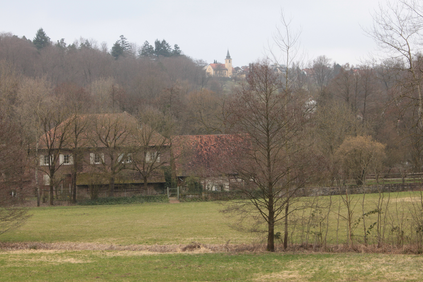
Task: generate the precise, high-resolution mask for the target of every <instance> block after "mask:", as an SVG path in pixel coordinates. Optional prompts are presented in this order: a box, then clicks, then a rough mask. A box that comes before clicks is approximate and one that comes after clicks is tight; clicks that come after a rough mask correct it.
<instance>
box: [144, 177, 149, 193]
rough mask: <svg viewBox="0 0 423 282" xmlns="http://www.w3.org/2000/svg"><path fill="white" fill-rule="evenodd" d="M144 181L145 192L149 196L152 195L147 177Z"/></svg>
mask: <svg viewBox="0 0 423 282" xmlns="http://www.w3.org/2000/svg"><path fill="white" fill-rule="evenodd" d="M143 180H144V191H145V192H146V193H147V194H150V193H148V180H147V176H143Z"/></svg>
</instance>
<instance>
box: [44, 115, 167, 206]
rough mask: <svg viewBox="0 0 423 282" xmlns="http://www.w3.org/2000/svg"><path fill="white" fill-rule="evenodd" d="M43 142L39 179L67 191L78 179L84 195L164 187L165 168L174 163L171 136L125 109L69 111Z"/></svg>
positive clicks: (80, 193) (153, 190) (152, 190)
mask: <svg viewBox="0 0 423 282" xmlns="http://www.w3.org/2000/svg"><path fill="white" fill-rule="evenodd" d="M76 132H78V133H79V134H76ZM58 139H60V140H58ZM39 143H40V145H39V153H38V158H39V170H38V172H39V175H38V179H40V180H41V184H42V185H44V190H48V187H50V183H51V181H54V186H55V193H56V195H57V194H62V193H65V194H67V193H68V192H69V191H70V189H71V184H72V182H73V181H76V185H77V187H78V196H79V198H81V197H82V198H83V197H88V196H91V197H93V196H94V197H97V196H105V195H115V196H130V195H132V194H135V193H144V194H147V193H148V194H154V193H157V192H161V191H162V190H164V189H165V187H164V184H165V179H164V173H163V170H162V169H160V168H161V167H162V166H167V165H169V159H170V155H169V152H170V149H169V142H168V141H167V140H166V138H165V137H163V136H162V135H160V134H159V133H157V132H155V131H154V130H153V129H151V128H149V127H148V126H146V125H143V124H140V123H139V121H138V120H137V119H136V118H135V117H133V116H131V115H129V114H127V113H126V112H124V113H117V114H87V115H79V116H73V117H70V118H68V119H67V120H65V121H64V122H62V123H61V124H60V125H58V126H57V127H55V128H52V129H51V130H50V131H49V132H47V133H46V134H45V135H43V136H42V137H41V139H40V142H39ZM140 167H141V168H142V169H140ZM137 168H138V169H137ZM75 174H76V175H77V177H72V176H73V175H75ZM52 175H53V178H54V179H51V176H52ZM145 184H147V189H144V188H145V186H146V185H145ZM93 193H94V195H93Z"/></svg>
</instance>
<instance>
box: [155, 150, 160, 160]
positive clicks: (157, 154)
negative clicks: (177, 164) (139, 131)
mask: <svg viewBox="0 0 423 282" xmlns="http://www.w3.org/2000/svg"><path fill="white" fill-rule="evenodd" d="M156 156H157V157H156V162H158V163H159V162H160V154H159V153H158V152H156Z"/></svg>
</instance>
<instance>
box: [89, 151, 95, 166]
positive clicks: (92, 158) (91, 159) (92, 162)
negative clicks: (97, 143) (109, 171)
mask: <svg viewBox="0 0 423 282" xmlns="http://www.w3.org/2000/svg"><path fill="white" fill-rule="evenodd" d="M94 160H95V154H94V153H90V164H94Z"/></svg>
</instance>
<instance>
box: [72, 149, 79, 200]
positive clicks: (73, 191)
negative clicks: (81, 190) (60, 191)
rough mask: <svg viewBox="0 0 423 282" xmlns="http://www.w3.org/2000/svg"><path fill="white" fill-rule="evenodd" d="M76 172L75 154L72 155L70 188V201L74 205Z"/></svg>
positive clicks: (76, 159) (76, 160) (76, 155)
mask: <svg viewBox="0 0 423 282" xmlns="http://www.w3.org/2000/svg"><path fill="white" fill-rule="evenodd" d="M77 171H78V154H77V153H76V152H75V153H74V154H73V171H72V181H71V182H72V188H71V194H72V195H71V196H72V197H71V201H72V203H76V174H77Z"/></svg>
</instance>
